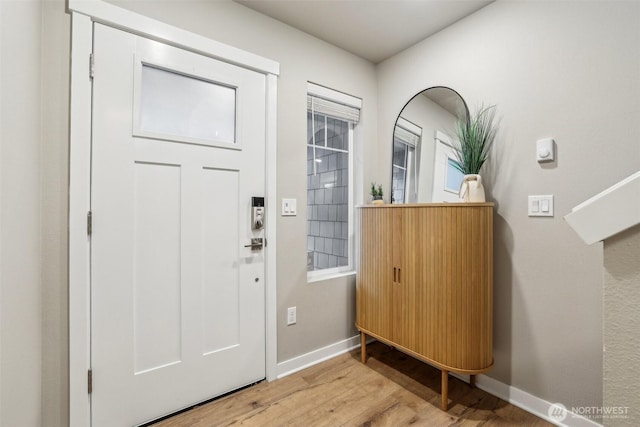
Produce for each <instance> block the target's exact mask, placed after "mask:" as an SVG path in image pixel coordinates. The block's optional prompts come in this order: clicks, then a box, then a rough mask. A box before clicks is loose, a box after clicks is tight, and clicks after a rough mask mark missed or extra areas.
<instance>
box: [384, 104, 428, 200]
mask: <svg viewBox="0 0 640 427" xmlns="http://www.w3.org/2000/svg"><path fill="white" fill-rule="evenodd" d="M421 137H422V128H420V127H419V126H416V125H415V124H413V123H411V122H409V121H408V120H405V119H403V118H402V117H400V118H398V121H397V123H396V126H395V128H394V130H393V160H392V169H393V170H392V188H391V199H392V203H415V202H416V201H417V198H418V168H417V161H416V157H417V155H418V153H419V146H420V139H421Z"/></svg>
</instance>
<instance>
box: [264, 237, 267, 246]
mask: <svg viewBox="0 0 640 427" xmlns="http://www.w3.org/2000/svg"><path fill="white" fill-rule="evenodd" d="M264 247H265V248H266V247H267V238H266V237H265V238H264Z"/></svg>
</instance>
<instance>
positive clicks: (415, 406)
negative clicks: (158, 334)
mask: <svg viewBox="0 0 640 427" xmlns="http://www.w3.org/2000/svg"><path fill="white" fill-rule="evenodd" d="M367 353H368V354H369V359H368V361H367V364H366V365H363V364H362V363H360V361H359V359H360V351H359V350H356V351H354V352H351V353H347V354H344V355H342V356H339V357H336V358H334V359H331V360H329V361H326V362H324V363H321V364H319V365H315V366H313V367H311V368H308V369H305V370H303V371H300V372H298V373H296V374H293V375H289V376H287V377H285V378H282V379H280V380H277V381H273V382H270V383H268V382H262V383H260V384H257V385H255V386H253V387H250V388H247V389H245V390H242V391H240V392H237V393H234V394H232V395H229V396H226V397H224V398H221V399H219V400H216V401H213V402H210V403H207V404H204V405H202V406H199V407H196V408H194V409H192V410H190V411H187V412H183V413H182V414H179V415H176V416H174V417H173V418H169V419H165V420H163V421H161V422H159V423H156V424H154V427H183V426H190V427H191V426H198V427H205V426H206V427H210V426H230V425H233V426H237V425H243V426H260V427H263V426H329V427H333V426H393V427H396V426H404V425H416V426H480V425H482V426H536V427H538V426H551V424H549V423H547V422H546V421H544V420H542V419H540V418H537V417H535V416H534V415H531V414H529V413H528V412H525V411H523V410H522V409H520V408H517V407H515V406H513V405H510V404H508V403H507V402H505V401H504V400H500V399H498V398H496V397H494V396H492V395H490V394H488V393H486V392H484V391H482V390H480V389H477V388H471V387H470V386H469V385H468V384H466V383H464V382H462V381H459V380H457V379H455V378H452V377H450V379H449V411H448V412H443V411H441V410H440V371H439V370H437V369H435V368H433V367H431V366H429V365H427V364H424V363H422V362H419V361H417V360H415V359H413V358H411V357H409V356H406V355H404V354H403V353H400V352H398V351H396V350H394V349H392V348H390V347H388V346H386V345H384V344H381V343H377V342H376V343H373V344H371V345H369V346H367Z"/></svg>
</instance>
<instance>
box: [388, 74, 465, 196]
mask: <svg viewBox="0 0 640 427" xmlns="http://www.w3.org/2000/svg"><path fill="white" fill-rule="evenodd" d="M467 115H468V109H467V105H466V103H465V102H464V100H463V99H462V97H461V96H460V95H459V94H458V93H457V92H456V91H454V90H453V89H451V88H448V87H443V86H437V87H432V88H429V89H426V90H424V91H422V92H420V93H418V94H416V95H415V96H414V97H413V98H411V99H410V100H409V102H407V103H406V104H405V106H404V108H403V109H402V111H401V112H400V114H399V115H398V119H397V120H396V124H395V126H394V131H393V156H392V166H391V168H392V181H391V189H392V192H391V202H392V203H429V202H458V201H460V199H459V197H458V191H459V189H460V183H461V182H462V178H463V175H462V173H461V172H459V171H458V170H457V169H456V168H455V167H454V166H453V164H452V160H453V159H455V157H454V155H453V151H452V148H451V144H452V140H453V139H454V138H455V125H456V121H457V120H459V119H461V120H466V119H467Z"/></svg>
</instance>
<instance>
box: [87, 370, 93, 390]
mask: <svg viewBox="0 0 640 427" xmlns="http://www.w3.org/2000/svg"><path fill="white" fill-rule="evenodd" d="M92 391H93V370H91V369H89V370H88V371H87V393H89V394H91V392H92Z"/></svg>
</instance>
